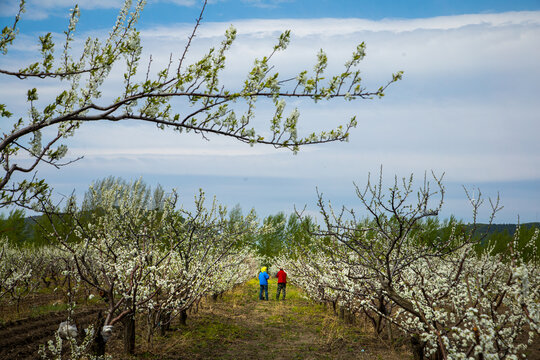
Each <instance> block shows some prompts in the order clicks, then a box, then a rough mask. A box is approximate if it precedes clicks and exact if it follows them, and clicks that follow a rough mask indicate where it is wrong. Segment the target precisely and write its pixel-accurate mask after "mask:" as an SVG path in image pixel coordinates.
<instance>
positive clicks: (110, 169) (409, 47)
mask: <svg viewBox="0 0 540 360" xmlns="http://www.w3.org/2000/svg"><path fill="white" fill-rule="evenodd" d="M233 23H234V24H235V26H236V27H237V28H238V33H239V36H238V39H237V42H236V43H235V44H234V45H233V47H232V49H231V51H230V53H229V55H228V67H227V70H226V71H225V73H224V77H223V83H228V84H230V83H232V84H236V85H238V84H240V83H241V81H242V80H243V78H244V76H245V75H246V73H247V72H248V69H249V67H250V66H251V64H252V63H253V58H254V57H255V56H262V55H265V54H267V53H268V52H269V51H270V50H271V48H272V45H273V44H274V43H275V39H276V37H277V36H278V34H279V33H280V32H281V31H282V30H284V29H287V28H290V29H291V30H292V34H293V39H292V43H291V45H290V47H289V49H288V50H287V51H286V52H285V53H282V54H281V53H280V54H277V56H276V58H275V64H276V69H279V71H280V74H282V75H283V76H284V77H288V76H294V75H295V74H296V73H298V72H299V71H301V70H303V69H311V68H312V66H313V62H314V58H315V54H316V52H317V51H318V49H319V48H324V49H325V50H326V51H327V53H328V55H329V60H330V66H329V68H330V70H331V71H340V69H341V68H340V67H341V64H342V63H343V62H344V61H345V60H346V59H347V58H348V56H349V55H350V53H351V51H352V50H353V49H354V47H355V45H356V43H358V42H360V41H363V40H365V41H366V43H367V57H366V59H365V60H364V62H363V63H362V65H361V66H360V68H361V69H362V74H363V78H364V81H365V83H366V85H367V86H369V87H376V86H378V85H380V84H381V83H384V82H385V81H386V80H387V79H388V78H389V77H390V74H391V73H392V72H395V71H397V70H404V71H405V78H404V80H403V81H401V82H399V83H398V84H395V85H394V86H392V87H391V88H390V89H389V90H388V92H387V96H386V97H385V98H384V99H381V100H369V101H362V100H359V101H356V102H352V103H340V102H335V103H326V102H321V103H319V104H317V105H316V106H312V105H311V104H307V103H305V102H298V101H291V102H290V104H289V107H288V109H289V110H290V109H292V108H293V107H294V106H298V107H300V109H301V111H302V116H301V125H300V126H301V128H302V129H303V130H305V131H306V132H307V131H308V130H310V129H311V128H313V127H315V128H319V129H328V128H330V127H332V126H335V125H336V124H339V123H342V122H344V121H346V120H347V119H348V118H349V117H351V116H353V115H357V116H358V120H359V127H358V129H355V130H353V132H352V133H351V140H350V142H349V143H346V144H344V143H338V144H331V145H328V146H320V147H319V146H316V147H308V148H305V149H304V150H303V151H301V152H300V154H299V155H297V156H293V155H292V154H290V153H289V152H286V151H275V150H274V149H273V148H270V147H265V146H255V147H253V148H252V147H249V146H247V145H245V144H239V143H237V142H235V141H233V140H230V139H221V138H212V139H211V141H210V142H206V141H205V140H203V139H202V138H201V137H200V136H197V135H185V134H176V133H175V134H172V133H166V132H165V133H164V132H160V131H158V130H156V129H155V128H153V127H152V126H142V125H130V126H126V125H122V124H121V123H119V124H101V125H100V124H92V126H89V127H83V128H82V129H81V131H80V132H79V133H78V134H77V135H76V136H75V137H74V138H72V139H70V142H71V149H72V153H71V154H72V155H79V154H86V157H85V159H84V160H82V161H81V162H80V165H77V167H78V168H79V169H80V167H84V168H87V169H89V172H90V173H92V174H96V173H105V174H106V173H110V174H112V173H114V174H116V175H122V173H129V174H132V173H133V172H137V173H138V174H139V173H140V174H154V175H155V176H180V175H182V176H185V175H193V176H199V175H206V176H215V177H222V176H231V177H234V176H237V177H238V176H240V177H250V176H260V177H269V178H280V177H282V178H284V177H286V178H289V179H298V180H299V181H300V180H301V179H311V181H312V182H315V183H317V182H320V183H321V184H325V186H326V189H328V188H329V187H331V186H332V184H343V183H347V184H350V183H352V181H353V180H363V179H365V176H366V174H367V172H372V173H373V172H374V173H376V172H377V171H378V168H379V166H380V164H383V165H384V167H385V173H386V174H393V173H397V174H399V175H401V176H404V175H407V174H408V173H410V172H415V173H417V174H423V173H424V171H426V170H427V171H429V170H431V169H433V170H435V171H437V172H439V173H442V172H446V174H447V176H446V179H447V180H448V181H454V182H457V183H460V182H473V183H475V182H476V183H478V182H490V181H491V182H493V181H499V182H509V181H524V180H538V179H540V166H539V165H540V156H539V155H538V154H540V142H539V141H538V139H537V137H538V135H537V134H539V133H540V121H539V120H540V119H539V116H540V115H539V114H540V108H539V104H538V101H537V97H538V94H540V68H538V65H537V64H538V63H540V48H539V47H538V46H537V45H538V39H539V38H540V12H513V13H502V14H479V15H462V16H453V17H438V18H431V19H417V20H391V19H385V20H381V21H368V20H362V19H316V20H313V19H312V20H291V19H280V20H242V21H235V22H233ZM229 25H230V24H229V23H203V25H202V27H201V32H200V33H199V34H198V36H197V37H196V39H195V42H194V44H193V48H192V53H191V55H190V56H191V57H190V60H193V59H194V58H196V56H199V55H200V54H202V53H203V52H204V51H206V50H207V49H208V47H210V46H217V45H218V44H219V42H220V41H221V39H222V37H223V33H224V31H225V29H226V28H227V27H228V26H229ZM190 30H191V25H186V24H177V25H171V26H160V27H155V28H151V29H143V31H142V36H143V43H144V44H145V56H146V57H143V58H144V59H147V56H148V55H149V54H152V55H153V64H154V66H153V68H152V73H156V72H157V71H158V70H159V69H160V67H163V66H166V64H167V61H168V59H169V55H170V53H171V52H172V53H173V59H177V58H178V56H179V54H180V53H181V52H182V50H183V48H184V45H185V42H186V38H187V36H188V33H189V31H190ZM15 60H18V59H15ZM145 62H146V60H145V61H143V64H145ZM13 64H15V65H16V64H17V61H14V62H13ZM15 65H14V66H15ZM143 68H144V69H146V68H145V67H144V66H143ZM121 81H122V74H121V73H120V72H118V71H117V72H115V74H114V76H113V78H112V79H111V80H110V81H109V82H108V83H107V84H106V87H105V90H106V91H105V94H104V100H103V102H105V101H106V99H108V98H109V99H110V98H112V97H113V96H114V91H115V90H114V89H118V87H119V86H120V84H121ZM16 83H17V84H18V85H11V84H10V85H8V86H4V87H2V88H0V97H2V99H5V100H4V101H5V102H7V103H9V104H17V105H16V106H17V107H21V106H23V105H24V101H19V100H17V99H20V96H19V98H17V94H16V92H17V91H19V92H21V93H23V92H24V91H25V89H27V88H28V86H30V85H31V84H32V82H28V81H27V82H25V83H24V84H23V85H20V82H16ZM54 90H55V88H54V87H53V85H49V84H48V86H47V88H46V89H45V91H43V92H42V93H43V97H46V96H47V95H50V96H52V94H53V93H54ZM176 105H177V109H180V111H182V110H186V107H185V104H182V103H177V104H176ZM23 109H24V108H23ZM12 110H13V109H12ZM257 110H258V112H259V118H258V120H257V121H259V123H261V124H262V127H263V128H267V127H268V125H267V120H268V119H269V117H270V116H271V109H270V108H269V106H268V104H265V103H261V104H260V105H259V106H258V108H257ZM19 111H20V112H21V113H22V112H24V111H26V110H21V109H20V108H19ZM74 168H75V167H74ZM90 170H91V171H90ZM62 171H63V172H64V173H65V174H66V176H70V175H69V174H70V171H71V170H70V169H62ZM94 178H95V176H93V177H92V179H94ZM310 184H311V183H310ZM246 186H247V185H246ZM339 186H341V185H339ZM310 187H312V186H311V185H310ZM244 190H245V191H249V189H248V188H246V189H244ZM503 195H504V194H503ZM253 196H256V195H253ZM289 200H290V201H292V202H295V201H294V199H289ZM533 200H534V199H522V200H521V203H522V204H523V208H524V209H529V208H531V206H529V205H530V204H528V205H527V204H525V202H527V201H529V202H530V201H533ZM537 200H538V199H537ZM283 201H286V200H283ZM534 201H536V200H534ZM296 202H297V203H298V201H296ZM517 203H518V201H517V200H516V201H515V202H514V203H512V204H517ZM512 206H514V205H512ZM515 206H517V205H515ZM531 211H532V210H531ZM510 220H511V219H510Z"/></svg>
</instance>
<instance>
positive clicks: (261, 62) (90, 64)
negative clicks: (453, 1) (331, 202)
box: [0, 0, 402, 207]
mask: <svg viewBox="0 0 540 360" xmlns="http://www.w3.org/2000/svg"><path fill="white" fill-rule="evenodd" d="M143 7H144V0H139V1H137V2H136V3H135V4H132V0H125V2H124V5H123V7H122V9H121V11H120V13H119V15H118V19H117V21H116V23H115V24H114V26H113V28H112V30H111V31H110V33H109V36H108V37H107V38H105V39H98V38H91V37H88V38H87V39H86V41H85V42H84V46H83V50H82V52H81V53H80V54H75V53H74V51H73V50H72V46H73V45H74V44H75V42H76V40H75V31H76V25H77V22H78V20H79V8H78V6H75V7H74V9H73V10H72V11H71V14H70V17H69V24H68V27H67V30H66V31H65V32H64V33H65V40H64V42H63V44H62V45H61V54H60V56H56V53H55V48H56V47H57V45H56V44H55V42H54V41H53V37H52V35H51V33H48V34H46V35H44V36H40V37H39V44H40V47H41V50H40V53H41V60H40V61H37V62H34V63H31V64H28V65H27V66H26V67H23V68H21V69H6V68H4V67H3V66H2V67H0V74H1V75H0V76H2V78H3V79H20V80H24V79H29V78H33V79H36V80H38V79H43V80H46V79H48V80H49V81H58V86H59V88H61V90H59V92H58V93H57V94H56V95H53V96H50V97H49V96H48V95H47V94H45V93H44V92H42V91H40V90H39V89H38V88H30V89H28V91H27V94H26V98H27V102H28V107H29V111H28V114H27V115H17V116H16V117H15V118H14V119H12V117H13V115H14V114H13V113H12V112H11V111H12V110H10V105H9V104H0V117H1V118H2V135H1V140H0V162H1V165H2V171H3V173H2V174H1V176H0V192H1V200H0V207H4V206H7V205H10V204H17V205H20V206H29V204H31V203H32V202H33V200H35V199H36V198H38V197H46V196H48V195H49V194H50V187H49V186H48V184H47V183H46V181H45V180H43V179H39V178H37V176H36V175H35V170H36V169H37V167H38V166H39V165H40V164H48V165H51V166H54V167H61V166H63V165H67V164H70V163H71V162H73V161H75V160H77V159H71V160H67V161H64V162H62V159H63V158H64V157H65V155H66V153H67V150H68V149H67V146H66V145H65V144H61V141H62V140H63V139H66V138H67V137H70V136H72V135H74V134H75V132H76V131H77V129H79V128H80V127H81V126H83V125H84V124H85V123H89V122H95V121H115V122H119V121H143V122H146V123H150V124H154V125H156V126H157V127H158V128H160V129H169V130H176V131H178V132H180V133H182V132H194V133H197V134H200V135H201V136H202V137H207V136H208V135H210V134H216V135H221V136H226V137H231V138H234V139H236V140H238V141H241V142H244V143H248V144H251V145H253V144H266V145H272V146H274V147H276V148H287V149H290V150H292V151H294V152H296V151H298V150H299V149H300V147H302V146H304V145H309V144H321V143H327V142H333V141H344V140H347V139H348V137H349V131H350V130H351V128H353V127H355V126H356V124H357V122H356V120H355V118H354V117H353V118H352V119H350V121H348V122H346V123H343V124H341V125H337V126H336V127H335V128H334V129H331V130H328V131H323V132H320V133H315V132H314V133H311V134H307V135H305V136H300V135H299V134H298V127H297V124H298V121H299V116H300V113H299V111H298V109H293V110H292V111H290V112H289V114H286V112H285V108H286V100H287V99H293V98H294V99H297V98H302V99H310V100H312V101H315V102H317V101H319V100H332V99H343V100H346V101H351V100H354V99H367V98H372V97H382V96H383V95H384V91H385V90H386V88H387V87H388V86H389V85H390V84H392V83H393V82H396V81H398V80H399V79H401V76H402V72H398V73H396V74H394V75H393V76H392V78H391V79H390V81H388V82H387V83H386V84H385V85H383V86H380V87H379V88H378V89H376V90H366V88H364V86H363V85H362V82H361V78H360V71H359V70H358V65H359V64H360V61H361V60H362V59H363V58H364V56H365V44H364V43H361V44H359V45H358V46H357V47H356V49H355V51H354V52H353V53H352V56H351V58H350V59H349V60H348V61H346V62H345V64H344V69H343V71H342V72H341V73H337V74H326V73H325V70H326V68H327V63H328V59H327V55H326V54H325V53H324V52H323V51H322V50H321V51H320V52H319V53H318V54H317V56H316V63H315V66H314V67H313V70H312V71H307V70H304V71H301V72H299V73H298V75H296V76H290V77H287V78H284V77H283V76H281V75H280V74H279V73H278V71H277V70H276V69H275V68H274V66H273V65H272V63H271V61H272V59H273V57H274V56H275V54H276V53H277V52H279V51H282V50H285V49H286V48H287V45H288V44H289V39H290V31H285V32H284V33H282V34H281V35H280V37H279V39H278V42H277V44H276V45H275V46H274V47H273V48H272V49H270V51H269V54H268V55H267V56H264V57H262V58H261V59H255V60H254V65H253V67H252V68H251V69H249V71H248V75H247V77H246V79H245V81H244V82H243V85H242V86H239V87H236V88H235V87H233V86H229V85H227V84H221V77H220V76H221V73H222V71H223V70H224V69H225V67H226V54H227V51H228V50H229V49H230V47H231V46H232V44H233V42H234V40H235V38H236V30H235V29H234V28H233V27H231V28H229V29H228V30H227V31H226V32H225V37H224V39H223V41H222V42H221V44H220V45H219V46H217V47H212V48H210V49H209V50H208V51H207V53H206V54H205V55H203V56H202V57H201V58H200V59H199V60H197V61H195V62H193V63H191V64H187V61H188V60H187V59H188V56H187V55H188V53H189V52H190V49H191V47H192V43H193V40H194V38H195V36H196V33H197V29H198V28H199V24H200V22H201V20H202V17H203V13H204V9H205V7H206V1H203V4H202V10H201V13H200V16H199V18H198V20H197V22H196V23H195V25H194V27H193V31H192V33H191V35H190V36H189V37H188V39H187V43H186V45H185V48H184V50H183V52H182V53H181V54H179V55H178V60H177V61H173V60H172V59H173V55H172V54H171V58H170V61H169V63H168V65H167V66H166V67H165V68H163V69H159V71H157V75H155V76H154V75H152V73H155V72H156V71H155V69H153V68H152V58H151V57H150V59H149V61H148V66H147V67H146V71H142V72H141V71H140V69H141V66H142V63H141V60H142V59H141V54H142V45H141V37H140V34H139V31H138V30H137V27H136V24H137V21H138V19H139V16H140V14H141V12H142V11H143ZM24 10H25V1H24V0H21V2H20V10H19V13H18V14H17V15H16V17H15V20H14V23H13V25H11V26H6V27H4V29H3V31H2V36H1V37H0V51H1V52H2V56H7V54H8V50H9V49H10V47H11V46H12V45H13V43H14V41H15V40H16V37H17V32H18V24H19V21H20V19H21V15H22V14H23V13H24ZM175 57H176V56H175ZM122 64H123V65H122ZM113 66H115V67H116V69H118V68H119V67H118V66H122V68H123V70H124V85H123V89H122V90H121V91H120V92H119V93H118V96H117V97H116V98H114V99H103V98H102V97H101V95H102V93H101V91H102V87H103V84H104V82H105V81H106V79H107V78H108V77H109V75H110V73H111V70H112V68H113ZM261 98H264V99H269V100H271V101H272V102H273V105H274V107H275V112H274V115H273V117H272V118H271V119H270V128H269V130H264V129H262V128H260V127H257V126H255V125H254V124H253V119H254V117H255V105H256V103H257V100H258V99H261ZM177 100H184V101H183V102H181V104H177ZM241 106H244V110H243V111H241ZM24 158H26V160H23V159H24ZM28 158H30V160H28ZM17 174H19V175H17ZM24 174H33V175H29V177H28V175H24Z"/></svg>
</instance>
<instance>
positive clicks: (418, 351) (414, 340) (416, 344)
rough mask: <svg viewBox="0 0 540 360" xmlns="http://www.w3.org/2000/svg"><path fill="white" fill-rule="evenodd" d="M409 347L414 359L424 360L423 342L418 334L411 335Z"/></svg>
mask: <svg viewBox="0 0 540 360" xmlns="http://www.w3.org/2000/svg"><path fill="white" fill-rule="evenodd" d="M411 348H412V353H413V359H414V360H424V344H423V343H422V341H420V337H419V336H418V335H413V336H411Z"/></svg>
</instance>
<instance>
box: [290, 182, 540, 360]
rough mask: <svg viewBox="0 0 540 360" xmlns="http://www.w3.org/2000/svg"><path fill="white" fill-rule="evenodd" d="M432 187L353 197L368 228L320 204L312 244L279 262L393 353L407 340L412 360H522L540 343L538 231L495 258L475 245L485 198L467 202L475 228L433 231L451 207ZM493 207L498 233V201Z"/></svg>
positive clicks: (406, 186)
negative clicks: (380, 336)
mask: <svg viewBox="0 0 540 360" xmlns="http://www.w3.org/2000/svg"><path fill="white" fill-rule="evenodd" d="M434 179H435V182H436V186H435V188H434V189H432V188H431V187H430V185H429V182H428V181H424V184H423V186H421V187H420V188H419V189H418V190H417V191H414V187H413V184H414V182H413V178H412V176H411V177H410V178H408V179H405V178H404V179H402V181H399V180H398V179H397V178H396V179H395V181H394V185H393V186H390V187H389V188H388V187H385V186H384V184H383V182H382V175H381V177H380V178H379V181H378V182H376V183H372V182H371V181H368V183H367V185H366V187H365V188H363V189H362V188H359V187H356V193H357V196H358V198H359V200H360V202H361V204H362V205H363V207H364V208H365V210H366V212H367V214H368V216H369V218H367V219H366V218H359V217H358V213H357V211H355V210H353V209H345V208H341V209H339V210H335V208H334V207H332V206H331V205H330V204H328V205H327V204H326V203H325V202H324V201H323V200H322V196H321V195H320V196H319V207H320V211H321V214H322V216H323V220H324V224H323V225H322V226H321V227H319V229H318V231H315V232H314V233H313V236H314V237H315V240H314V241H312V243H311V244H310V246H305V245H303V246H298V247H296V248H292V250H293V251H294V253H293V254H292V256H288V258H282V259H280V261H281V263H282V264H283V266H284V267H286V268H287V269H288V270H289V273H290V275H291V277H292V278H294V279H295V281H296V282H297V283H298V284H299V285H300V286H301V287H303V288H305V289H307V291H308V293H309V294H310V296H312V297H313V298H314V299H316V300H319V301H331V302H334V304H336V303H337V304H338V305H339V306H342V307H344V308H345V309H347V311H349V312H351V313H360V314H364V315H366V316H367V318H369V319H370V320H371V321H372V322H373V325H374V328H375V330H376V331H377V332H379V333H381V332H382V331H383V330H385V331H386V332H387V339H388V340H389V342H391V343H392V342H393V340H394V339H396V338H398V336H397V335H396V332H399V334H400V335H402V334H407V335H408V337H409V339H410V341H411V345H412V349H413V353H414V357H415V359H418V360H422V359H428V358H429V359H432V360H441V359H478V360H480V359H491V358H493V359H517V358H518V356H521V354H524V352H525V351H526V349H527V345H528V344H530V343H531V342H532V341H534V339H535V337H537V336H538V335H539V334H540V333H539V332H538V329H539V314H540V312H539V310H540V307H539V306H538V304H539V301H540V291H539V290H538V289H539V286H540V272H539V267H538V264H539V263H538V256H537V241H538V234H539V231H538V230H536V231H535V233H534V235H533V236H532V237H531V238H530V239H529V240H528V242H527V243H526V244H523V245H522V246H521V247H520V248H519V249H520V250H518V239H519V231H517V232H516V235H515V238H514V240H513V241H512V242H511V243H509V244H507V251H506V252H505V253H494V252H493V245H491V246H486V243H485V242H482V240H483V237H482V236H478V235H475V232H476V218H477V215H478V213H479V210H480V208H481V206H482V204H483V202H484V201H483V199H482V197H481V193H480V192H478V193H477V194H475V196H474V197H473V196H472V194H471V193H469V192H466V196H467V197H468V200H469V202H470V204H471V206H472V209H473V223H472V224H468V225H467V226H464V225H463V224H459V223H457V222H448V223H444V224H443V226H440V224H437V222H432V221H429V220H428V219H429V217H432V216H435V215H437V214H438V212H439V210H440V208H441V206H442V204H443V199H444V187H443V185H442V182H441V179H440V178H437V177H434ZM415 195H416V196H415ZM490 206H491V216H490V220H489V223H490V224H491V223H492V221H493V218H494V216H495V214H496V213H497V211H498V210H499V209H500V206H499V202H498V200H497V201H490ZM316 230H317V229H316ZM480 244H483V248H482V247H479V245H480ZM479 248H481V249H482V251H480V252H478V249H479ZM519 251H523V252H526V253H527V254H529V255H528V256H523V255H522V254H520V253H519ZM399 337H401V336H399Z"/></svg>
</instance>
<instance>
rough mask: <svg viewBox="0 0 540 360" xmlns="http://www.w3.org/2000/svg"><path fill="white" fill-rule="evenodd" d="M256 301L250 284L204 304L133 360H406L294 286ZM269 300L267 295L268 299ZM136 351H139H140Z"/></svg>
mask: <svg viewBox="0 0 540 360" xmlns="http://www.w3.org/2000/svg"><path fill="white" fill-rule="evenodd" d="M275 290H276V284H275V283H270V295H271V296H270V298H271V299H270V301H260V300H258V284H257V283H256V282H250V283H248V284H246V285H243V286H241V287H239V288H238V289H236V290H235V291H233V292H232V293H228V294H226V295H224V296H223V298H222V299H218V300H217V301H216V302H208V303H207V304H205V305H204V308H203V309H201V310H200V311H199V312H198V313H197V314H196V315H193V316H192V317H190V318H189V319H188V325H187V326H186V327H181V326H176V327H174V330H173V331H172V332H170V333H169V334H168V335H167V336H166V337H164V338H157V339H156V340H155V342H154V344H153V347H152V349H147V350H146V351H140V352H139V354H138V356H137V357H138V358H143V357H144V358H152V359H191V360H192V359H283V360H284V359H375V360H377V359H385V360H386V359H389V360H392V359H400V360H405V359H409V358H410V355H409V354H407V352H406V351H400V352H396V351H392V350H390V349H388V348H387V347H385V346H384V345H383V343H382V342H380V341H378V340H376V339H373V338H372V336H371V335H370V334H368V332H367V330H366V332H364V329H363V328H362V326H361V325H347V324H344V323H343V322H342V321H340V320H339V319H337V318H336V317H335V316H334V315H333V314H332V313H331V312H330V311H328V310H327V309H325V308H324V306H321V305H316V304H314V303H313V302H311V301H310V300H308V299H306V298H304V295H303V294H302V293H301V292H299V291H298V290H297V289H295V288H294V287H291V286H289V288H288V289H287V290H288V291H287V300H285V301H276V300H275ZM272 295H273V296H272ZM140 350H142V348H141V349H140Z"/></svg>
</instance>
